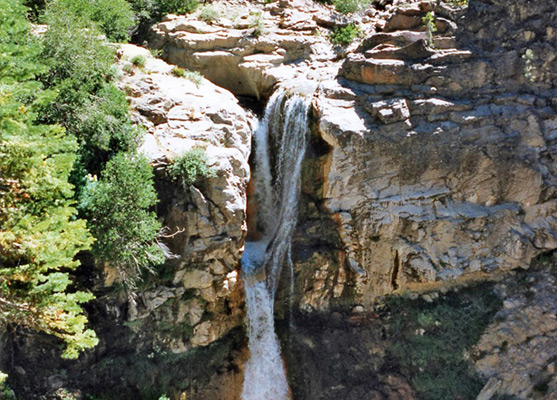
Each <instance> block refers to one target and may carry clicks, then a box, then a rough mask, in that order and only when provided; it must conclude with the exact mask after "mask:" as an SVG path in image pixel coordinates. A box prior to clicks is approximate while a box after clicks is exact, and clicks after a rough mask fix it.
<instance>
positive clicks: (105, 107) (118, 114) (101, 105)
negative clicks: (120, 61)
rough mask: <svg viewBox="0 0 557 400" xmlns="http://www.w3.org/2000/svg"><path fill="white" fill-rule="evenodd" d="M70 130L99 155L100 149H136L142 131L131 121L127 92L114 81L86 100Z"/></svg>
mask: <svg viewBox="0 0 557 400" xmlns="http://www.w3.org/2000/svg"><path fill="white" fill-rule="evenodd" d="M71 131H72V132H74V133H75V134H76V136H78V137H79V138H80V139H81V140H82V141H83V142H84V143H83V144H84V145H86V146H87V149H88V151H89V152H90V153H92V156H93V157H100V158H102V155H101V154H100V152H101V151H103V152H106V153H114V152H117V151H128V150H131V149H134V148H135V145H136V144H137V141H138V138H139V136H140V134H141V131H140V130H139V129H138V128H137V127H136V126H134V125H132V124H131V122H130V120H129V117H128V101H127V99H126V95H125V93H124V92H122V91H121V90H120V89H118V88H117V87H116V86H114V84H112V83H106V84H105V85H104V86H103V87H102V88H101V89H100V90H99V91H98V92H97V93H96V94H95V96H91V97H90V98H89V99H88V100H87V101H86V102H85V105H84V107H83V108H81V109H80V110H79V113H78V114H77V118H76V124H75V125H74V126H72V127H71ZM95 172H96V171H95Z"/></svg>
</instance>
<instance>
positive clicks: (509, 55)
mask: <svg viewBox="0 0 557 400" xmlns="http://www.w3.org/2000/svg"><path fill="white" fill-rule="evenodd" d="M422 4H423V3H419V4H417V5H416V11H415V12H416V13H419V12H422V15H423V12H424V11H425V9H424V7H425V6H422ZM420 7H421V11H420ZM513 7H514V8H513V10H514V11H513V13H512V19H511V22H509V24H500V23H499V22H500V21H501V16H502V15H503V14H504V15H507V14H508V13H509V12H511V11H512V10H509V9H508V8H507V7H506V5H503V4H502V3H501V4H500V3H499V2H496V1H493V2H489V4H487V3H485V2H482V3H480V2H476V3H475V2H471V4H470V7H469V9H467V10H466V11H462V10H458V9H455V10H454V13H453V18H455V19H456V21H457V22H459V24H460V25H459V26H460V27H459V29H458V30H456V31H454V28H455V27H456V25H455V24H454V23H452V22H451V23H448V24H447V30H446V31H445V32H444V33H442V34H441V35H440V36H434V42H435V41H439V40H440V39H444V40H445V42H443V43H445V44H450V43H452V44H457V46H456V47H455V48H441V46H439V47H435V48H432V47H431V46H427V44H426V43H425V37H424V33H423V32H421V31H420V30H417V31H412V30H408V27H407V25H404V26H400V27H399V26H397V27H396V29H395V27H394V26H393V27H392V28H391V29H389V31H391V32H383V33H377V34H371V35H369V36H368V37H367V38H366V39H364V41H363V43H362V44H361V46H360V47H359V49H358V51H357V52H356V53H354V54H351V55H349V56H348V57H347V58H346V60H345V61H344V64H343V66H342V68H341V70H340V75H341V76H343V77H344V78H346V79H339V80H338V81H333V82H327V83H324V84H322V85H321V89H320V91H319V92H318V95H317V98H316V101H315V110H316V119H317V124H318V128H317V129H318V133H319V135H320V136H321V138H323V140H324V141H325V142H326V143H327V144H328V145H329V146H330V149H331V150H330V158H328V159H326V158H325V159H324V160H323V162H322V164H321V168H323V171H324V176H325V179H324V182H323V188H322V190H323V193H322V195H321V197H322V199H323V205H324V206H325V209H327V210H329V211H330V212H331V213H333V218H335V219H336V220H337V221H338V225H339V231H340V237H341V241H342V245H341V246H340V247H342V246H344V250H345V251H346V255H347V262H346V264H345V265H348V266H350V270H351V276H352V277H354V276H356V281H357V282H358V283H357V290H356V291H357V292H358V295H357V296H356V297H357V298H359V299H360V301H361V302H362V303H363V304H364V305H365V304H371V303H372V302H373V299H374V298H376V297H377V296H380V295H384V294H388V293H391V292H395V291H404V290H425V289H429V288H434V287H442V286H446V285H451V284H453V283H458V282H465V281H466V280H469V279H486V278H487V279H489V277H490V276H492V277H493V276H496V275H497V274H498V273H500V272H502V271H508V270H511V269H514V268H517V267H524V266H527V265H528V264H529V262H530V260H531V259H532V257H533V256H535V255H536V254H538V253H539V252H543V251H547V250H551V249H554V248H556V247H557V220H555V211H556V209H555V207H556V205H557V203H556V193H555V182H557V171H556V170H555V165H554V158H555V150H556V147H555V138H556V137H557V131H556V129H557V105H556V104H555V93H556V88H555V83H556V81H557V79H556V77H557V75H556V66H555V63H556V60H555V57H553V56H551V55H549V56H548V55H547V54H546V53H545V52H542V51H541V49H546V50H547V49H552V51H551V52H550V53H555V33H554V30H553V28H552V27H553V26H555V16H554V13H550V12H549V9H547V11H548V12H547V13H545V12H544V11H543V10H545V8H544V7H547V4H546V3H544V2H536V5H535V6H533V5H532V4H525V3H524V4H522V3H521V4H520V5H515V6H513ZM446 8H447V7H445V8H444V9H446ZM532 8H535V9H536V12H535V17H534V15H533V14H532V11H530V10H531V9H532ZM444 9H440V10H437V15H440V14H441V13H443V12H444V11H443V10H444ZM445 11H446V10H445ZM449 11H450V10H449ZM405 13H408V12H407V11H405ZM447 13H448V11H447ZM393 18H394V17H393ZM492 25H493V26H494V27H495V28H493V29H495V33H494V38H493V41H492V40H489V44H488V43H487V42H488V41H487V40H486V35H487V31H486V30H485V29H486V28H485V27H486V26H490V27H491V26H492ZM519 26H522V27H523V28H522V29H525V28H524V27H525V26H528V27H530V28H531V29H532V33H531V34H529V35H526V36H525V35H523V34H522V33H519V31H520V29H519ZM513 29H516V32H515V36H517V37H518V39H514V38H513V39H511V37H513V35H512V34H511V33H512V32H514V31H513ZM490 31H491V28H490ZM459 35H461V36H459ZM449 41H450V42H449ZM420 43H421V44H420ZM418 44H419V45H418ZM532 54H535V55H532ZM529 60H530V61H529ZM309 264H310V265H312V268H314V269H315V270H317V269H318V268H321V267H322V266H323V263H319V265H317V264H315V265H314V264H312V263H311V262H309ZM302 268H303V267H302ZM335 273H336V272H335V271H331V272H330V274H335ZM320 275H327V274H326V273H324V272H323V271H321V272H320ZM346 281H347V282H349V281H350V279H348V280H346ZM309 290H311V288H310V289H309ZM306 297H307V296H306ZM310 305H312V306H316V305H317V306H319V305H318V304H310Z"/></svg>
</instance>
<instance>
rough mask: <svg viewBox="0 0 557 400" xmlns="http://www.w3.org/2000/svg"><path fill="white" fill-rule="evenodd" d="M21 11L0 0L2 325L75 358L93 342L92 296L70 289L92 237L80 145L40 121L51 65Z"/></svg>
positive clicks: (15, 4) (52, 94) (19, 6)
mask: <svg viewBox="0 0 557 400" xmlns="http://www.w3.org/2000/svg"><path fill="white" fill-rule="evenodd" d="M25 13H26V8H25V7H23V6H22V4H21V3H20V2H19V1H18V0H0V53H1V54H2V57H1V59H0V323H13V324H17V325H21V326H24V327H28V328H31V329H35V330H38V331H43V332H46V333H48V334H52V335H54V336H57V337H59V338H60V339H62V340H64V341H65V343H66V349H65V350H64V352H63V354H62V355H63V357H66V358H75V357H77V355H78V353H79V352H80V351H82V350H84V349H87V348H90V347H92V346H94V345H96V343H97V338H96V336H95V333H94V332H93V331H92V330H90V329H86V323H87V318H86V316H85V315H84V314H83V310H82V308H81V304H82V303H84V302H86V301H88V300H90V299H91V298H92V297H93V296H92V295H91V294H90V293H87V292H83V291H76V290H71V291H70V290H69V286H70V284H71V281H70V276H69V271H71V270H74V269H75V268H77V266H78V265H79V262H78V261H76V260H75V257H76V255H77V253H78V252H80V251H83V250H87V249H88V248H90V246H91V244H92V242H93V238H92V237H91V235H90V234H89V232H88V231H87V229H86V226H85V221H84V220H82V219H79V218H76V214H77V211H76V209H75V207H74V201H73V200H72V197H73V194H74V192H73V187H72V185H71V184H70V183H69V181H68V179H69V176H70V173H71V171H72V165H73V162H74V159H75V157H76V153H75V152H76V150H77V148H78V144H77V140H76V138H75V137H73V136H72V135H68V134H67V133H66V132H65V130H64V128H63V127H62V126H60V125H59V124H55V123H44V122H41V121H40V119H39V114H38V112H37V111H38V110H41V109H42V107H43V106H44V104H45V103H49V102H51V101H52V100H53V99H54V98H55V97H56V93H55V92H52V91H48V90H44V86H43V84H42V83H41V82H40V81H39V80H37V77H38V76H44V75H45V74H47V73H48V72H49V68H48V66H47V65H45V64H44V63H42V62H41V61H42V51H43V48H42V46H41V43H40V42H39V41H38V40H37V39H34V38H33V37H31V35H30V33H29V23H28V21H27V20H26V19H25Z"/></svg>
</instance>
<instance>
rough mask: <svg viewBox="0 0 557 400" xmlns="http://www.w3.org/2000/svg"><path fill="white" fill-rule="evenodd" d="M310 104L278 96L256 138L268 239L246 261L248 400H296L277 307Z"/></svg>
mask: <svg viewBox="0 0 557 400" xmlns="http://www.w3.org/2000/svg"><path fill="white" fill-rule="evenodd" d="M310 99H311V97H310V96H305V95H302V94H300V93H292V91H287V90H284V89H279V90H277V91H276V92H275V93H274V94H273V96H272V97H271V99H270V100H269V103H268V105H267V108H266V110H265V116H264V118H263V120H262V121H261V123H260V125H259V127H258V129H257V131H256V133H255V152H256V153H255V155H256V158H255V160H256V166H255V167H256V168H255V176H254V181H255V187H256V191H257V193H256V196H257V203H258V206H259V210H258V216H257V219H258V222H259V225H260V226H261V228H262V230H263V239H262V240H261V241H259V242H247V243H246V248H245V251H244V256H243V257H242V270H243V274H244V279H245V282H246V305H247V316H246V320H247V327H248V338H249V348H250V353H251V357H250V359H249V360H248V362H247V364H246V372H245V377H244V387H243V392H242V400H286V399H289V398H290V395H289V388H288V383H287V380H286V373H285V370H284V366H283V363H282V359H281V357H280V346H279V344H278V340H277V336H276V334H275V326H274V319H273V303H274V297H275V292H276V289H277V286H278V282H279V278H280V275H281V272H282V267H283V265H285V264H287V265H289V267H290V268H292V262H291V259H290V252H291V242H292V234H293V232H294V228H295V227H296V222H297V213H298V201H299V197H300V176H301V167H302V161H303V158H304V154H305V149H306V141H307V135H308V132H307V130H308V111H309V107H310ZM292 275H293V271H290V276H291V277H292Z"/></svg>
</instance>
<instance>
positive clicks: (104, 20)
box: [58, 0, 135, 42]
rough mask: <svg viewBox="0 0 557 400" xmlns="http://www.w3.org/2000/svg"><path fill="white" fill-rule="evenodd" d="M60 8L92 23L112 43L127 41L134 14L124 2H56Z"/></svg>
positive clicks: (97, 0) (81, 0)
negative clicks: (94, 23) (95, 24)
mask: <svg viewBox="0 0 557 400" xmlns="http://www.w3.org/2000/svg"><path fill="white" fill-rule="evenodd" d="M58 2H59V5H60V6H61V8H64V9H66V10H69V11H71V12H73V13H75V14H76V15H77V16H79V17H81V18H84V19H88V20H91V21H94V22H96V23H97V24H98V26H99V28H100V30H101V31H102V32H103V33H104V34H105V35H106V36H107V37H108V38H109V39H110V40H113V41H117V42H121V41H127V40H129V33H130V31H131V29H132V28H133V26H134V24H135V22H134V14H133V12H132V10H131V7H130V4H129V3H128V2H127V1H126V0H94V1H83V0H58Z"/></svg>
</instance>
